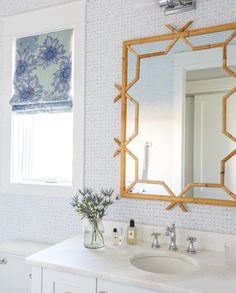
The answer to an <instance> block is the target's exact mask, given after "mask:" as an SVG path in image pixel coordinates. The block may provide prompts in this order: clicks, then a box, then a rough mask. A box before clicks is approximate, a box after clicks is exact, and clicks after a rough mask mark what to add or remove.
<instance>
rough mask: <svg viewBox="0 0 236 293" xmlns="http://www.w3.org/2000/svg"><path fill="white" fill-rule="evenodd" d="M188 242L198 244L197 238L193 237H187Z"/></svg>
mask: <svg viewBox="0 0 236 293" xmlns="http://www.w3.org/2000/svg"><path fill="white" fill-rule="evenodd" d="M187 241H189V242H192V243H193V242H196V241H197V237H192V236H188V237H187Z"/></svg>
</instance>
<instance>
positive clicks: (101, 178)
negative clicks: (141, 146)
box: [0, 0, 236, 241]
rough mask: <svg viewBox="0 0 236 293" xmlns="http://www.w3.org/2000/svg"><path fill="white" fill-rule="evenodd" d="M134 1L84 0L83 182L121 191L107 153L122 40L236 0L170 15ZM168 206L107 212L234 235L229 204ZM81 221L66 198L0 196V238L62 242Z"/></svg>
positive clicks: (211, 18) (209, 17) (205, 17)
mask: <svg viewBox="0 0 236 293" xmlns="http://www.w3.org/2000/svg"><path fill="white" fill-rule="evenodd" d="M66 2H71V1H66V0H1V2H0V16H5V15H10V14H16V13H19V12H21V11H28V10H33V9H36V8H40V7H45V6H48V5H50V6H51V5H56V4H60V3H66ZM132 2H133V0H90V1H89V3H88V15H87V55H86V62H87V67H86V75H87V87H86V91H87V95H86V145H85V148H86V157H85V168H86V171H85V183H86V185H87V186H92V187H94V188H96V187H100V186H103V187H105V186H107V187H110V186H111V187H115V188H116V190H117V191H118V190H119V159H118V158H117V159H113V157H112V154H113V151H114V149H115V146H114V143H113V137H114V136H118V135H119V129H120V125H119V119H120V112H119V110H120V108H119V105H114V104H113V96H115V95H116V93H117V92H116V90H115V89H114V87H113V84H114V81H120V80H121V43H122V41H123V40H125V39H130V38H135V37H142V36H147V35H156V34H159V33H163V32H166V29H165V27H164V24H165V23H173V24H174V25H176V26H181V25H184V24H185V23H186V22H187V21H188V20H190V19H193V20H194V24H193V27H203V26H209V25H215V24H219V23H227V22H232V21H235V20H236V15H235V10H236V2H235V0H227V1H225V0H221V1H220V0H219V1H215V0H198V9H197V10H196V11H194V12H188V13H184V14H176V15H172V16H168V17H164V16H163V11H161V10H160V8H158V7H157V8H156V9H152V10H151V11H142V10H141V11H135V10H134V9H133V8H132V5H131V4H132ZM1 45H3V44H1ZM0 70H1V60H0ZM0 74H3V73H2V72H0ZM0 87H1V85H0ZM0 117H1V116H0ZM0 125H1V127H4V125H2V124H0ZM0 145H1V144H0ZM165 207H166V203H162V202H158V201H157V202H152V203H151V202H149V201H141V200H121V201H118V202H117V203H116V204H115V205H114V206H113V207H112V209H111V210H110V213H109V218H110V219H113V220H122V221H128V220H129V219H130V217H134V218H135V219H136V221H137V223H145V224H154V225H155V224H158V225H167V224H170V223H172V222H176V225H177V226H178V227H182V228H189V229H198V230H208V231H215V232H225V233H232V234H236V209H234V208H226V207H214V206H200V205H188V208H189V213H186V214H184V213H182V212H181V211H180V210H179V209H174V210H172V211H169V212H167V211H165V209H164V208H165ZM80 227H81V225H80V222H79V218H78V216H77V215H75V214H74V212H73V210H72V209H71V208H70V206H69V204H68V199H64V200H63V199H58V198H44V197H40V198H35V197H30V196H23V197H19V196H0V241H4V240H6V239H8V238H24V239H33V240H45V241H59V240H61V239H64V238H67V237H69V236H71V235H74V234H76V233H77V232H78V231H79V230H80Z"/></svg>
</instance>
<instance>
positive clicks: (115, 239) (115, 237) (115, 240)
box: [112, 228, 118, 246]
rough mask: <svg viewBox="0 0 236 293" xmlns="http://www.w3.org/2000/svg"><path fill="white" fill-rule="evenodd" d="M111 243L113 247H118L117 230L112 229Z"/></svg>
mask: <svg viewBox="0 0 236 293" xmlns="http://www.w3.org/2000/svg"><path fill="white" fill-rule="evenodd" d="M112 243H113V245H114V246H117V245H118V232H117V228H114V229H113V237H112Z"/></svg>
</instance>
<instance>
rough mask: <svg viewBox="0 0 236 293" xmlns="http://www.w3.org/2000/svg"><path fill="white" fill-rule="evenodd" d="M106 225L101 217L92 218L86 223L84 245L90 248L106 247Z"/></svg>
mask: <svg viewBox="0 0 236 293" xmlns="http://www.w3.org/2000/svg"><path fill="white" fill-rule="evenodd" d="M103 233H104V227H103V223H102V221H101V219H92V220H89V221H88V222H87V223H86V224H85V228H84V246H85V247H86V248H90V249H98V248H102V247H104V237H103Z"/></svg>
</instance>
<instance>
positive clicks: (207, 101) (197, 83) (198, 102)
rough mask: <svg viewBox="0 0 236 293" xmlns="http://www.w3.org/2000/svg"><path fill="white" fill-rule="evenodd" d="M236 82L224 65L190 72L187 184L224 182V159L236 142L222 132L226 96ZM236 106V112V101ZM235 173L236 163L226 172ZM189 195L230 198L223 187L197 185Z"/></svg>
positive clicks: (188, 80)
mask: <svg viewBox="0 0 236 293" xmlns="http://www.w3.org/2000/svg"><path fill="white" fill-rule="evenodd" d="M234 84H235V81H234V79H233V78H232V77H229V76H228V75H227V74H226V73H225V72H224V71H223V70H222V68H210V69H201V70H195V71H189V72H187V73H186V99H185V158H184V160H185V168H184V171H185V174H184V179H185V182H184V185H187V184H188V183H189V182H197V183H220V168H221V160H222V159H223V158H225V157H226V156H227V155H228V154H229V153H230V152H232V151H233V150H234V148H235V143H234V142H233V141H232V140H230V139H229V138H228V137H227V136H225V135H224V134H223V133H222V97H223V96H224V94H226V92H228V91H229V90H230V89H231V88H233V86H234ZM232 107H233V109H234V112H235V109H236V102H235V104H234V105H233V104H232ZM227 118H229V117H228V116H227ZM231 118H233V117H231ZM233 122H234V119H228V126H232V127H234V125H233V124H234V123H233ZM235 167H236V165H235ZM232 172H233V166H231V167H230V168H227V171H226V175H227V176H228V175H229V176H230V174H231V176H232V175H233V173H232ZM229 176H228V177H229ZM187 195H188V196H191V197H200V198H212V197H213V198H217V199H225V200H227V199H228V200H229V199H230V197H229V195H228V194H227V193H226V192H225V191H224V190H222V189H219V188H217V189H216V188H193V189H191V191H189V192H188V194H187Z"/></svg>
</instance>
